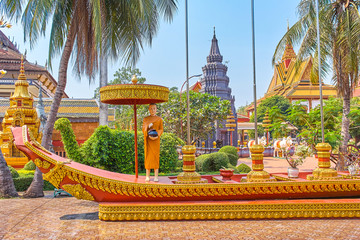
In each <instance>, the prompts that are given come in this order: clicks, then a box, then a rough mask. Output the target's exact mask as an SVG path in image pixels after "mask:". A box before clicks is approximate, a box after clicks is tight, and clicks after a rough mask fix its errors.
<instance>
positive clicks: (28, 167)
mask: <svg viewBox="0 0 360 240" xmlns="http://www.w3.org/2000/svg"><path fill="white" fill-rule="evenodd" d="M23 169H24V170H35V169H36V165H35V163H34V162H33V161H31V160H30V161H29V162H27V163H26V164H25V166H24V168H23Z"/></svg>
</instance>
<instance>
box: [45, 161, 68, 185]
mask: <svg viewBox="0 0 360 240" xmlns="http://www.w3.org/2000/svg"><path fill="white" fill-rule="evenodd" d="M65 176H66V171H65V169H64V165H63V164H62V163H61V162H57V163H56V165H55V167H53V168H52V169H50V171H49V172H48V173H46V174H43V177H44V180H47V181H49V182H50V183H51V184H52V185H54V186H55V187H56V188H59V187H60V183H61V182H62V180H63V179H64V177H65Z"/></svg>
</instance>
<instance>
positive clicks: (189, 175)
mask: <svg viewBox="0 0 360 240" xmlns="http://www.w3.org/2000/svg"><path fill="white" fill-rule="evenodd" d="M195 152H196V147H195V146H194V145H185V146H184V147H183V148H182V153H183V172H181V173H180V174H179V175H178V176H177V180H176V181H175V183H176V184H193V183H207V180H206V179H201V175H200V174H199V173H197V172H196V171H195V170H196V168H195Z"/></svg>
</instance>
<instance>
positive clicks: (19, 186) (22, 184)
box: [13, 176, 55, 192]
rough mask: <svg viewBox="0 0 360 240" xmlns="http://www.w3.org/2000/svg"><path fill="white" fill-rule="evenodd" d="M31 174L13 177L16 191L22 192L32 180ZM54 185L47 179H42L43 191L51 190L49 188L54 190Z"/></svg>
mask: <svg viewBox="0 0 360 240" xmlns="http://www.w3.org/2000/svg"><path fill="white" fill-rule="evenodd" d="M33 178H34V177H33V176H32V177H18V178H14V179H13V180H14V185H15V189H16V191H18V192H24V191H26V190H27V189H28V188H29V186H30V184H31V182H32V180H33ZM54 188H55V187H54V186H53V185H52V184H51V183H49V182H48V181H45V180H44V191H51V190H54Z"/></svg>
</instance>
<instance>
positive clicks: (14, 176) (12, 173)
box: [8, 166, 20, 178]
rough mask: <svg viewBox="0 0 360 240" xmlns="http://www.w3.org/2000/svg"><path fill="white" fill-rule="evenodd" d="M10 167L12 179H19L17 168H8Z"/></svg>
mask: <svg viewBox="0 0 360 240" xmlns="http://www.w3.org/2000/svg"><path fill="white" fill-rule="evenodd" d="M8 167H9V170H10V173H11V177H12V178H17V177H19V176H20V175H19V173H18V172H17V171H16V169H15V168H13V167H12V166H8Z"/></svg>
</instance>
